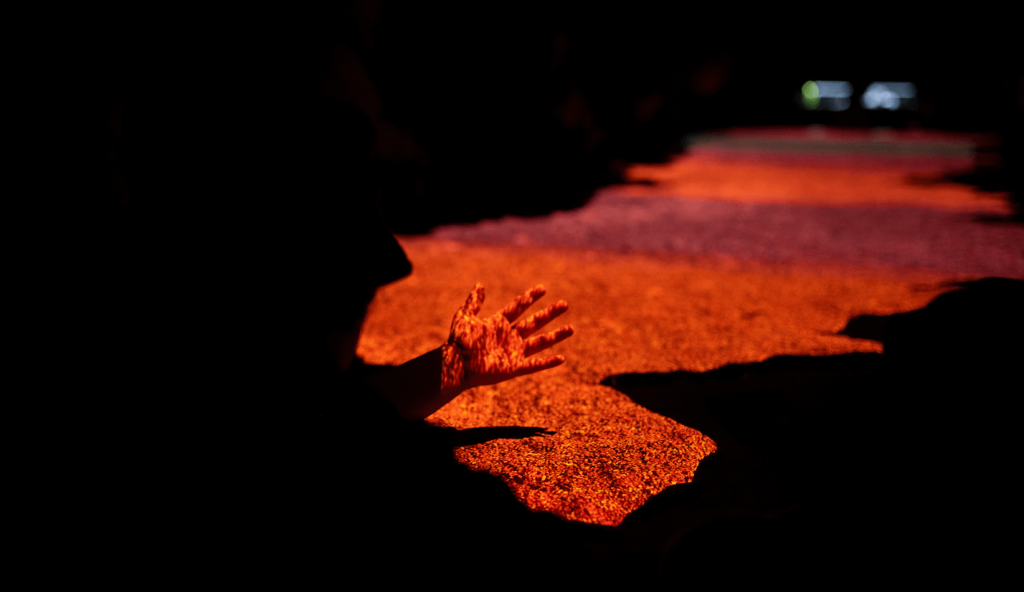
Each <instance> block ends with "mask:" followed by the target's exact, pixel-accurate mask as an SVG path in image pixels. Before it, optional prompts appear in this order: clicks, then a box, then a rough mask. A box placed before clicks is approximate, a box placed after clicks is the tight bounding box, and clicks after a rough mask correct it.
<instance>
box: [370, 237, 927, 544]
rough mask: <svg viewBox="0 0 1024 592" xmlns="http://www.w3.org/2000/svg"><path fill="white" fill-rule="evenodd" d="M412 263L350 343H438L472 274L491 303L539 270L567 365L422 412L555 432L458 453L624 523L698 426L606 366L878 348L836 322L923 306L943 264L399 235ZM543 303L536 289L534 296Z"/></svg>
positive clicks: (579, 509) (527, 494) (655, 368)
mask: <svg viewBox="0 0 1024 592" xmlns="http://www.w3.org/2000/svg"><path fill="white" fill-rule="evenodd" d="M402 246H403V247H404V248H405V250H406V252H407V253H408V255H409V259H410V260H411V261H412V263H413V274H412V275H411V276H410V277H409V278H407V279H405V280H402V281H400V282H398V283H396V284H393V285H390V286H387V287H385V288H383V289H382V290H380V292H378V295H377V298H376V299H375V300H374V303H373V305H372V307H371V309H370V314H369V316H368V318H367V320H366V324H365V325H364V330H363V335H362V338H361V340H360V344H359V352H358V353H359V355H360V357H362V358H363V359H364V360H365V361H367V362H368V363H372V364H399V363H402V362H404V361H406V360H409V359H411V358H413V357H415V356H418V355H420V354H423V353H425V352H427V351H430V350H431V349H434V348H436V347H437V346H438V345H440V344H441V343H443V342H444V340H445V339H446V338H447V336H448V329H449V326H450V324H451V316H452V315H453V314H454V313H455V311H456V310H457V309H458V308H459V307H460V306H461V305H462V303H463V302H464V300H465V296H466V294H467V293H468V292H469V290H470V289H472V287H473V285H474V284H475V283H476V282H478V281H479V282H482V283H483V284H484V286H486V288H487V293H488V299H487V301H486V302H485V303H484V308H483V310H482V312H481V314H485V315H486V314H492V313H493V312H495V311H496V310H498V308H500V307H501V306H502V305H503V304H505V303H507V302H508V301H510V300H511V299H512V298H514V297H515V296H516V295H518V294H519V293H521V292H522V290H523V289H524V287H528V286H530V285H533V284H536V283H541V284H543V285H544V286H545V287H546V288H547V290H548V296H547V298H551V299H552V300H555V299H564V300H567V301H568V302H569V310H568V312H566V313H565V314H564V315H563V316H562V317H561V318H560V319H559V321H560V322H562V321H564V322H567V323H572V324H573V326H574V327H575V328H576V335H575V336H573V337H572V338H571V339H569V340H567V341H566V342H564V343H562V344H560V345H558V346H556V347H554V348H552V349H551V350H548V351H549V352H551V353H552V354H563V355H564V356H565V357H566V363H565V364H564V365H563V366H560V367H558V368H555V369H553V370H549V371H546V372H542V373H539V374H535V375H530V376H526V377H522V378H518V379H515V380H512V381H509V382H506V383H502V384H499V385H495V386H490V387H480V388H476V389H472V390H470V391H467V392H466V393H463V394H462V395H460V396H459V397H457V398H456V399H454V400H453V401H452V402H451V403H449V404H448V405H447V406H445V407H444V408H442V409H441V410H440V411H438V412H437V413H435V414H434V415H433V416H431V417H430V418H429V421H431V422H434V423H437V424H442V425H449V426H453V427H457V428H460V429H465V428H479V427H491V426H524V427H526V426H533V427H543V428H547V429H548V430H549V431H553V432H554V434H552V435H548V436H535V437H529V438H522V439H498V440H492V441H489V442H485V443H483V444H476V445H472V446H466V447H462V448H459V449H457V450H456V457H457V458H458V460H459V461H461V462H463V463H464V464H466V465H468V466H470V467H472V468H474V469H478V470H481V471H486V472H488V473H491V474H494V475H496V476H498V477H500V478H501V479H503V480H504V481H505V482H506V483H507V484H508V485H509V487H510V488H512V490H513V491H514V493H515V494H516V496H517V497H518V498H519V499H520V500H521V501H522V502H523V503H524V504H526V505H527V506H528V507H530V508H532V509H535V510H543V511H548V512H552V513H554V514H557V515H559V516H562V517H564V518H567V519H571V520H577V521H581V522H590V523H597V524H604V525H616V524H619V523H620V522H621V521H622V520H623V519H624V518H625V517H626V516H627V515H628V514H629V513H630V512H632V511H633V510H635V509H637V508H639V507H640V506H641V505H642V504H643V503H644V502H645V501H646V500H647V499H648V498H649V497H650V496H652V495H654V494H657V493H658V492H660V491H662V490H663V489H665V488H666V487H668V486H670V485H672V484H674V483H686V482H688V481H690V480H691V479H692V478H693V474H694V471H695V470H696V468H697V464H698V462H699V461H700V460H701V459H702V458H704V457H705V456H706V455H707V454H709V453H711V452H713V451H714V450H715V443H714V442H713V441H711V440H710V439H709V438H708V437H707V436H705V435H703V434H701V433H699V432H697V431H695V430H693V429H690V428H688V427H686V426H683V425H680V424H678V423H676V422H674V421H672V420H670V419H668V418H665V417H662V416H660V415H658V414H656V413H654V412H652V411H649V410H647V409H645V408H644V407H641V406H640V405H637V404H636V403H634V402H633V401H631V400H630V399H629V398H628V397H627V396H625V395H624V394H622V393H620V392H618V391H616V390H615V389H613V388H611V387H608V386H602V385H600V384H599V383H600V382H601V380H602V379H604V378H606V377H608V376H613V375H617V374H622V373H637V372H640V373H650V372H672V371H676V370H689V371H706V370H711V369H714V368H718V367H721V366H724V365H727V364H732V363H744V362H756V361H761V360H764V359H767V358H769V357H772V356H776V355H786V354H789V355H835V354H842V353H848V352H879V351H881V346H880V344H878V343H877V342H874V341H867V340H859V339H851V338H848V337H846V336H842V335H835V333H836V332H837V331H839V330H841V329H842V328H843V327H844V326H845V324H846V322H847V320H848V319H849V318H851V317H854V316H857V315H861V314H891V313H895V312H904V311H909V310H913V309H916V308H920V307H922V306H924V305H925V304H926V303H927V302H928V301H930V300H931V299H932V298H933V297H934V296H935V295H937V294H938V293H940V292H941V291H942V290H943V287H942V286H941V285H940V284H941V279H942V278H940V277H938V276H934V275H927V274H918V275H917V276H916V277H905V278H902V279H897V278H895V277H888V278H884V277H883V278H879V277H871V276H864V275H862V276H859V277H858V276H850V275H842V274H836V273H831V272H829V271H828V270H821V269H818V270H815V269H813V268H804V269H792V268H791V269H776V270H774V272H773V271H772V270H771V268H767V267H753V266H744V265H741V264H736V263H735V262H729V261H720V262H718V263H717V264H714V263H713V262H711V261H702V262H694V261H691V260H687V259H684V258H681V257H671V256H654V255H644V254H621V253H612V252H600V251H583V250H579V251H577V250H570V249H541V248H522V247H509V246H480V245H466V244H460V243H456V242H447V241H439V240H435V239H429V238H428V239H404V240H402ZM543 304H546V303H545V302H544V301H543V300H542V301H541V302H540V303H538V305H537V306H542V305H543Z"/></svg>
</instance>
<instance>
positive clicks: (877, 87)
mask: <svg viewBox="0 0 1024 592" xmlns="http://www.w3.org/2000/svg"><path fill="white" fill-rule="evenodd" d="M860 104H861V105H863V106H864V108H865V109H887V110H889V111H895V110H897V109H914V108H916V107H917V87H915V86H914V84H913V83H912V82H872V83H871V84H869V85H868V88H867V90H865V91H864V94H863V95H861V97H860Z"/></svg>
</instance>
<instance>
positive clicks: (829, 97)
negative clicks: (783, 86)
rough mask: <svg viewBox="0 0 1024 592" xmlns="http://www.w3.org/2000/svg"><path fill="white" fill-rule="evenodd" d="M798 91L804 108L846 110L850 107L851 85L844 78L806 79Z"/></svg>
mask: <svg viewBox="0 0 1024 592" xmlns="http://www.w3.org/2000/svg"><path fill="white" fill-rule="evenodd" d="M800 93H801V95H802V98H803V106H804V108H805V109H820V110H822V111H846V110H847V109H849V108H850V97H851V96H853V85H852V84H850V83H849V82H847V81H845V80H808V81H807V82H805V83H804V85H803V86H802V87H801V88H800Z"/></svg>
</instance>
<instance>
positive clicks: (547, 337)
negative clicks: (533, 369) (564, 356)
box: [523, 325, 575, 363]
mask: <svg viewBox="0 0 1024 592" xmlns="http://www.w3.org/2000/svg"><path fill="white" fill-rule="evenodd" d="M574 332H575V330H574V329H573V328H572V325H566V326H564V327H562V328H561V329H558V330H557V331H552V332H550V333H545V334H544V335H538V336H536V337H531V338H529V339H527V340H526V341H524V342H523V357H526V358H528V357H530V356H532V355H533V354H535V353H537V352H542V351H544V350H546V349H547V348H549V347H551V346H553V345H555V344H556V343H561V342H563V341H565V340H566V339H568V338H570V337H572V334H573V333H574ZM556 357H561V356H556ZM548 359H551V358H548ZM559 363H561V362H559Z"/></svg>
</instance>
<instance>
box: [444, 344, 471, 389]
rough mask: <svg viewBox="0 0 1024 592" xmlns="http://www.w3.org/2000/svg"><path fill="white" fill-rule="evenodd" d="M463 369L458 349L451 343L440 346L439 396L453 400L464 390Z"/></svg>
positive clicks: (464, 366)
mask: <svg viewBox="0 0 1024 592" xmlns="http://www.w3.org/2000/svg"><path fill="white" fill-rule="evenodd" d="M465 368H466V365H465V363H464V361H463V359H462V355H461V353H460V352H459V348H457V347H456V346H455V345H453V344H451V343H446V344H444V345H442V346H441V394H442V396H444V398H445V399H446V400H449V401H450V400H451V399H454V398H455V397H456V396H458V395H459V393H461V392H462V391H463V390H465V389H464V388H463V381H464V379H465V377H466V370H465Z"/></svg>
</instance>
